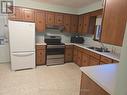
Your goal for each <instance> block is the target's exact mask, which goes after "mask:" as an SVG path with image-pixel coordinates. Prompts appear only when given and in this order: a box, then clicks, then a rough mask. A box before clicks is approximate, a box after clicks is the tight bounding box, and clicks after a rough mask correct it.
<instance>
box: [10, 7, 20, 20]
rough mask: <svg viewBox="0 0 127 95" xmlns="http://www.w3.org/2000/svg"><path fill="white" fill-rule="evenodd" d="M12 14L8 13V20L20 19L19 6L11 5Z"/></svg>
mask: <svg viewBox="0 0 127 95" xmlns="http://www.w3.org/2000/svg"><path fill="white" fill-rule="evenodd" d="M13 12H14V13H13V14H9V19H10V20H19V21H20V20H22V15H21V14H22V10H21V8H20V7H13Z"/></svg>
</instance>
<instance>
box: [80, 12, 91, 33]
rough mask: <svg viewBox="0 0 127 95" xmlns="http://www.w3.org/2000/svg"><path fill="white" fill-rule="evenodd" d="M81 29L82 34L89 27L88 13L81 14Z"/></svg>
mask: <svg viewBox="0 0 127 95" xmlns="http://www.w3.org/2000/svg"><path fill="white" fill-rule="evenodd" d="M83 18H84V19H83V23H84V24H83V30H82V33H83V34H86V33H88V28H89V19H90V15H89V14H85V15H84V16H83Z"/></svg>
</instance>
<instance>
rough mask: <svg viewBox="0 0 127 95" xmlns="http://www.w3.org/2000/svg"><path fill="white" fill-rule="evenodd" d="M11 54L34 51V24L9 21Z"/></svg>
mask: <svg viewBox="0 0 127 95" xmlns="http://www.w3.org/2000/svg"><path fill="white" fill-rule="evenodd" d="M9 39H10V50H11V52H19V51H24V52H25V51H34V50H35V23H28V22H18V21H9Z"/></svg>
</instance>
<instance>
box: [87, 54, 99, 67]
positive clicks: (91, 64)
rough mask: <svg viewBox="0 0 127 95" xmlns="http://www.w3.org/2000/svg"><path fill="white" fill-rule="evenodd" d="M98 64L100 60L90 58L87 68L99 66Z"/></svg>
mask: <svg viewBox="0 0 127 95" xmlns="http://www.w3.org/2000/svg"><path fill="white" fill-rule="evenodd" d="M99 64H100V60H98V59H96V58H94V57H91V56H90V58H89V64H88V66H93V65H99Z"/></svg>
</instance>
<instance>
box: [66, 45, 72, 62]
mask: <svg viewBox="0 0 127 95" xmlns="http://www.w3.org/2000/svg"><path fill="white" fill-rule="evenodd" d="M64 61H65V62H72V61H73V45H66V46H65V59H64Z"/></svg>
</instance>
